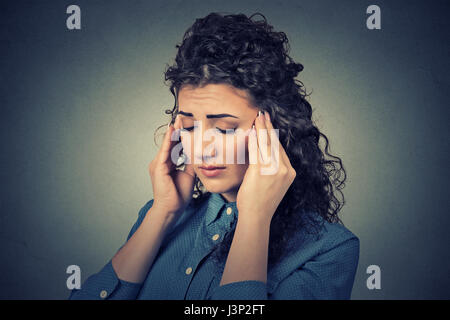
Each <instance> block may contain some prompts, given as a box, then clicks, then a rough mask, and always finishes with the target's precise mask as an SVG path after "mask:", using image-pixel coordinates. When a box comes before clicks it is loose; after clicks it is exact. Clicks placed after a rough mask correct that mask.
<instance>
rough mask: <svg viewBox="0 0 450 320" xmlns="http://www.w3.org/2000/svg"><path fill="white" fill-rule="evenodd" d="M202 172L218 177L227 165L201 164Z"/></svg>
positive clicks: (208, 175)
mask: <svg viewBox="0 0 450 320" xmlns="http://www.w3.org/2000/svg"><path fill="white" fill-rule="evenodd" d="M199 169H200V170H201V172H202V173H203V174H204V175H205V176H207V177H216V176H218V175H219V174H221V173H222V171H223V170H224V169H225V167H216V166H201V167H199Z"/></svg>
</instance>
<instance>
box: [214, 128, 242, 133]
mask: <svg viewBox="0 0 450 320" xmlns="http://www.w3.org/2000/svg"><path fill="white" fill-rule="evenodd" d="M216 129H217V130H219V132H220V133H222V134H234V133H235V131H236V129H237V128H233V129H225V130H224V129H220V128H217V127H216Z"/></svg>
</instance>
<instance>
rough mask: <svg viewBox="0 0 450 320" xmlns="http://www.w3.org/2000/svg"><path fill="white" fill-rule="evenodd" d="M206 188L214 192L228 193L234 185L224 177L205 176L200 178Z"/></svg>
mask: <svg viewBox="0 0 450 320" xmlns="http://www.w3.org/2000/svg"><path fill="white" fill-rule="evenodd" d="M200 181H201V182H202V184H203V186H204V187H205V189H206V190H208V191H209V192H212V193H226V192H229V190H232V189H233V187H234V185H233V184H231V183H229V182H227V181H225V180H224V179H216V178H203V179H200Z"/></svg>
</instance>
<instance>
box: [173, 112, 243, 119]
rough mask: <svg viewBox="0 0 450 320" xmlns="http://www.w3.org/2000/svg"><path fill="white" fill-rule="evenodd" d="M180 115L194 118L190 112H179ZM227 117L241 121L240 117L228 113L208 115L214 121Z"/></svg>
mask: <svg viewBox="0 0 450 320" xmlns="http://www.w3.org/2000/svg"><path fill="white" fill-rule="evenodd" d="M178 113H179V114H182V115H184V116H187V117H192V116H193V114H192V113H190V112H183V111H178ZM226 117H232V118H236V119H239V118H238V117H236V116H233V115H232V114H228V113H219V114H207V115H206V118H208V119H213V118H226Z"/></svg>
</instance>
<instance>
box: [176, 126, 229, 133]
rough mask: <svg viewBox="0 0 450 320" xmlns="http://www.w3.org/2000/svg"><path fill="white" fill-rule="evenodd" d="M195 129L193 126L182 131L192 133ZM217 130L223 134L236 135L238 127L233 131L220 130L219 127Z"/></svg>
mask: <svg viewBox="0 0 450 320" xmlns="http://www.w3.org/2000/svg"><path fill="white" fill-rule="evenodd" d="M194 128H195V127H194V126H192V127H187V128H184V129H182V130H186V131H192V130H193V129H194ZM216 129H217V130H218V131H219V132H220V133H221V134H234V133H235V132H236V129H237V127H236V128H233V129H220V128H217V127H216Z"/></svg>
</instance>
